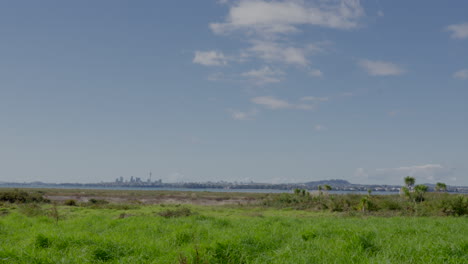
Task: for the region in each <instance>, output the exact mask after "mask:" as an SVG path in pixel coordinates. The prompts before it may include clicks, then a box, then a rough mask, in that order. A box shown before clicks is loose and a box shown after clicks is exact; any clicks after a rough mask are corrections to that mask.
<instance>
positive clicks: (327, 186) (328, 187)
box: [323, 184, 332, 191]
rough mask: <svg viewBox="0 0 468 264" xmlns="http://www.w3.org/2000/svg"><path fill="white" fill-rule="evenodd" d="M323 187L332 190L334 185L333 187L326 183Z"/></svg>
mask: <svg viewBox="0 0 468 264" xmlns="http://www.w3.org/2000/svg"><path fill="white" fill-rule="evenodd" d="M323 188H324V189H325V190H326V191H331V189H332V187H331V186H330V185H328V184H325V185H324V186H323Z"/></svg>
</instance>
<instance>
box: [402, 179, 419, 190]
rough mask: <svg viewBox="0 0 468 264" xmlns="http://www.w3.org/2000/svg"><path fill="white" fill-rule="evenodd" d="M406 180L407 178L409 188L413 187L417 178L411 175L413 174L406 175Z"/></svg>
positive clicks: (406, 182) (406, 183)
mask: <svg viewBox="0 0 468 264" xmlns="http://www.w3.org/2000/svg"><path fill="white" fill-rule="evenodd" d="M404 180H405V185H406V187H408V189H411V187H412V186H413V185H414V184H415V182H416V179H415V178H414V177H411V176H406V177H405V179H404Z"/></svg>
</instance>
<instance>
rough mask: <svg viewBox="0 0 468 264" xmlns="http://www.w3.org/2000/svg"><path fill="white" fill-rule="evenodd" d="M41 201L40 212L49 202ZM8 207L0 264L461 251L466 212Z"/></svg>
mask: <svg viewBox="0 0 468 264" xmlns="http://www.w3.org/2000/svg"><path fill="white" fill-rule="evenodd" d="M40 207H41V210H42V211H44V212H48V211H50V209H51V208H52V205H40ZM7 209H8V211H9V213H8V214H4V215H2V216H0V263H467V260H468V221H467V219H466V217H385V218H384V217H375V216H369V215H364V214H363V215H359V216H357V217H349V216H346V217H345V216H344V214H343V213H340V212H328V211H327V212H326V213H317V212H310V211H306V210H305V211H304V210H291V209H288V208H284V209H272V208H263V207H243V208H241V207H208V206H190V205H186V206H184V207H178V206H170V205H166V206H142V207H138V208H132V209H127V210H123V209H110V208H101V209H95V208H92V207H75V206H72V207H70V206H57V210H58V213H59V214H60V216H61V218H60V221H58V222H56V221H55V219H54V218H53V217H50V215H48V214H47V213H45V214H38V215H27V214H25V213H24V212H22V211H21V210H19V206H10V207H9V208H7ZM168 212H171V213H170V215H171V217H166V216H167V215H168ZM187 212H190V213H187ZM122 214H125V215H126V216H127V217H121V215H122ZM182 216H183V217H182Z"/></svg>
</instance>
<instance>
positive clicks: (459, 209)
mask: <svg viewBox="0 0 468 264" xmlns="http://www.w3.org/2000/svg"><path fill="white" fill-rule="evenodd" d="M441 208H442V212H444V213H445V214H446V215H454V216H462V215H467V214H468V198H467V197H466V196H463V195H458V196H456V197H454V198H452V199H446V200H443V201H442V203H441Z"/></svg>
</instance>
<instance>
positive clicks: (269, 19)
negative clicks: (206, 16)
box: [210, 0, 364, 35]
mask: <svg viewBox="0 0 468 264" xmlns="http://www.w3.org/2000/svg"><path fill="white" fill-rule="evenodd" d="M363 15H364V11H363V9H362V7H361V5H360V1H359V0H333V1H327V2H325V1H319V0H316V1H304V0H283V1H266V0H240V1H238V2H236V3H235V4H233V5H231V7H230V10H229V14H228V16H227V17H226V19H225V21H224V22H223V23H212V24H210V28H211V30H212V31H213V32H214V33H216V34H227V33H230V32H232V31H238V30H244V31H246V32H248V33H256V34H262V35H274V34H282V33H291V32H297V31H299V29H298V26H301V25H316V26H322V27H328V28H337V29H350V28H355V27H357V26H358V19H359V18H360V17H361V16H363Z"/></svg>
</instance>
